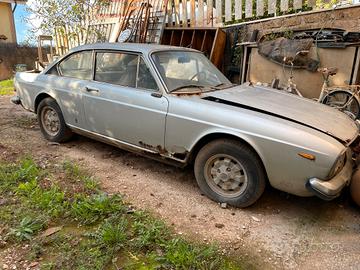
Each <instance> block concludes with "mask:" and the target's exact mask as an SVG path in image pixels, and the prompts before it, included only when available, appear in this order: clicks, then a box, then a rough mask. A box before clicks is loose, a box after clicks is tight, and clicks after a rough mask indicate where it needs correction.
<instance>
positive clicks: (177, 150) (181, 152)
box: [139, 141, 189, 160]
mask: <svg viewBox="0 0 360 270" xmlns="http://www.w3.org/2000/svg"><path fill="white" fill-rule="evenodd" d="M139 145H140V146H141V147H143V148H146V149H149V150H152V151H155V152H157V153H159V154H160V155H162V156H169V157H170V156H171V157H174V158H176V159H179V160H185V159H186V158H187V156H188V154H189V151H187V150H186V149H185V148H183V147H176V146H174V149H172V151H168V150H167V149H166V148H164V147H162V146H161V145H157V146H153V145H151V144H148V143H145V142H143V141H139Z"/></svg>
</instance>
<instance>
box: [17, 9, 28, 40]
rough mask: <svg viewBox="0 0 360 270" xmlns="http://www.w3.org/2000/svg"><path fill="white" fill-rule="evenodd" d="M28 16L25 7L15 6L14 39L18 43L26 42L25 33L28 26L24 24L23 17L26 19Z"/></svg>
mask: <svg viewBox="0 0 360 270" xmlns="http://www.w3.org/2000/svg"><path fill="white" fill-rule="evenodd" d="M28 16H29V14H28V12H26V5H17V7H16V10H15V14H14V18H15V28H16V38H17V41H18V43H21V42H23V41H25V40H26V35H27V31H28V30H29V26H28V25H27V23H26V22H24V19H23V18H24V17H28Z"/></svg>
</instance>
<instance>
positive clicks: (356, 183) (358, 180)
mask: <svg viewBox="0 0 360 270" xmlns="http://www.w3.org/2000/svg"><path fill="white" fill-rule="evenodd" d="M350 194H351V198H352V199H353V201H354V202H355V203H356V204H357V205H358V206H360V170H359V169H358V170H356V172H355V173H354V175H353V177H352V179H351V184H350Z"/></svg>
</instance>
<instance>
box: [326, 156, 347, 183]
mask: <svg viewBox="0 0 360 270" xmlns="http://www.w3.org/2000/svg"><path fill="white" fill-rule="evenodd" d="M346 150H347V149H345V150H344V151H343V152H342V153H341V154H340V155H339V156H338V158H337V159H336V161H335V163H334V165H333V167H332V168H331V171H330V173H329V176H328V179H330V178H333V177H334V176H335V175H337V174H338V172H340V171H341V169H342V168H344V165H345V162H346Z"/></svg>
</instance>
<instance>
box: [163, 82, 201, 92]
mask: <svg viewBox="0 0 360 270" xmlns="http://www.w3.org/2000/svg"><path fill="white" fill-rule="evenodd" d="M185 88H199V89H200V90H201V89H203V88H204V86H201V85H196V84H188V85H183V86H179V87H176V88H175V89H173V90H171V91H170V93H172V92H175V91H178V90H181V89H185Z"/></svg>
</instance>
